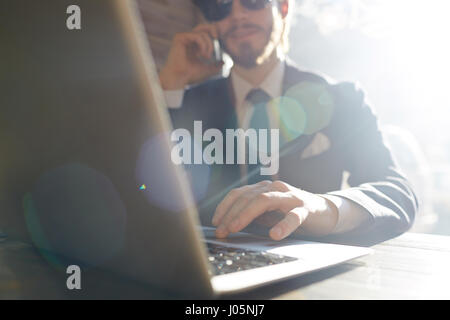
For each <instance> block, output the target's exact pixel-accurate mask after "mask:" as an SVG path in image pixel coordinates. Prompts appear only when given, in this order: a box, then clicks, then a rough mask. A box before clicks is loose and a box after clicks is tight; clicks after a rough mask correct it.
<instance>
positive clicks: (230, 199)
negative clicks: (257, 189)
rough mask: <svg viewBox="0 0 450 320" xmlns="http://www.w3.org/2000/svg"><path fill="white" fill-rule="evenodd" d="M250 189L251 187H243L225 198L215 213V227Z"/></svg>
mask: <svg viewBox="0 0 450 320" xmlns="http://www.w3.org/2000/svg"><path fill="white" fill-rule="evenodd" d="M248 187H249V186H243V187H240V188H236V189H233V190H231V191H230V192H228V194H227V195H226V196H225V198H223V200H222V201H221V202H220V203H219V204H218V205H217V208H216V211H215V212H214V216H213V218H212V224H213V226H217V225H219V223H220V221H221V220H222V218H223V216H224V215H225V213H227V211H228V210H229V209H230V207H231V206H232V204H233V203H234V202H235V201H236V199H237V198H239V197H240V196H241V195H242V194H243V193H244V192H245V191H246V190H247V189H248Z"/></svg>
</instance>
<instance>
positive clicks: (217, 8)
mask: <svg viewBox="0 0 450 320" xmlns="http://www.w3.org/2000/svg"><path fill="white" fill-rule="evenodd" d="M194 3H195V4H196V5H197V6H198V7H199V8H200V10H201V11H202V13H203V15H204V16H205V18H206V20H208V21H219V20H222V19H224V18H225V17H226V16H228V15H229V14H230V12H231V7H232V5H233V0H194Z"/></svg>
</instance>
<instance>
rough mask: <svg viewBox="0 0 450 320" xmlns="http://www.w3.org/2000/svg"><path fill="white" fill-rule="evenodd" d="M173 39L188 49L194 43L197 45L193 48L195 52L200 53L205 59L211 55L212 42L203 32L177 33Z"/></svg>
mask: <svg viewBox="0 0 450 320" xmlns="http://www.w3.org/2000/svg"><path fill="white" fill-rule="evenodd" d="M174 40H175V42H176V43H180V44H181V45H182V46H184V47H185V48H186V50H188V48H189V47H190V46H192V45H195V46H196V47H197V48H196V50H194V51H195V54H197V55H200V56H201V57H203V58H205V59H208V58H209V57H211V55H212V42H211V39H209V37H208V35H206V34H205V33H196V32H186V33H178V34H177V35H176V36H175V39H174Z"/></svg>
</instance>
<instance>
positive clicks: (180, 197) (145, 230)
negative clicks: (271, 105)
mask: <svg viewBox="0 0 450 320" xmlns="http://www.w3.org/2000/svg"><path fill="white" fill-rule="evenodd" d="M70 5H77V6H78V7H79V8H80V10H81V30H77V29H74V30H70V29H68V28H67V23H66V22H67V21H66V20H67V18H68V17H69V16H70V14H68V13H67V8H68V7H69V6H70ZM0 21H2V29H3V30H2V31H3V34H4V35H6V39H5V42H4V43H2V50H1V53H0V58H1V61H2V62H6V64H5V65H7V66H8V67H6V68H5V69H4V70H3V71H2V73H3V76H4V78H3V80H5V81H2V87H3V89H5V90H4V92H5V93H4V94H2V96H3V97H2V98H3V103H2V105H1V112H2V114H1V115H2V119H3V120H6V121H4V123H7V125H3V124H2V127H1V129H0V130H2V137H6V138H4V139H3V140H2V141H1V143H2V144H4V145H2V146H1V147H2V150H8V152H7V153H5V154H4V155H3V160H4V161H3V162H1V163H0V165H1V166H6V165H7V164H8V165H10V164H13V166H14V168H15V169H14V170H6V169H5V168H4V167H2V168H0V169H1V170H0V173H2V180H1V181H0V184H1V185H0V188H1V189H2V190H6V191H5V193H4V194H5V195H6V196H5V197H4V199H1V205H2V208H1V209H4V208H5V207H6V208H8V210H9V211H8V210H4V211H5V212H6V211H7V212H12V213H13V214H14V215H13V214H11V216H9V217H8V219H7V220H5V221H7V222H6V224H5V222H4V221H2V222H1V223H2V224H3V225H4V227H5V228H6V229H7V231H8V230H9V231H10V232H11V233H14V232H16V231H17V232H18V234H20V231H21V227H20V226H21V224H20V222H21V220H20V219H15V217H21V216H23V212H22V211H21V210H22V209H23V210H25V220H26V221H25V222H26V223H24V225H26V228H25V227H24V228H23V230H22V231H23V232H22V234H23V235H29V237H30V239H31V240H30V241H33V243H34V245H36V246H37V247H38V248H39V249H40V250H42V252H46V253H47V254H48V253H57V254H59V255H60V256H63V257H65V258H67V259H68V260H67V261H71V263H80V264H82V265H83V266H95V267H99V268H105V269H108V270H112V271H114V272H117V273H119V274H122V275H125V276H127V277H129V278H133V279H136V280H138V281H141V282H145V283H148V284H150V285H152V286H157V287H160V288H162V289H165V290H169V291H171V292H176V293H178V294H182V295H184V296H187V297H190V298H194V297H215V296H218V295H222V294H227V293H235V292H239V291H244V290H249V289H251V288H255V287H258V286H262V285H267V284H269V283H272V282H275V281H280V280H282V279H287V278H291V277H295V276H299V275H302V274H305V273H308V272H311V271H315V270H319V269H322V268H326V267H330V266H332V265H336V264H339V263H342V262H344V261H348V260H350V259H354V258H357V257H360V256H363V255H366V254H368V253H370V252H371V250H370V249H368V248H360V247H354V246H344V245H335V244H325V243H316V242H308V241H299V240H295V239H286V240H283V241H279V242H275V241H272V240H270V239H269V238H268V237H263V236H257V235H251V234H248V233H237V234H232V235H230V236H229V237H228V238H227V239H222V240H219V239H216V238H215V237H214V229H212V228H207V227H200V224H199V217H198V210H197V207H196V205H195V203H196V202H195V199H194V197H193V192H192V190H190V185H189V183H188V181H187V178H186V175H185V173H184V172H183V170H182V169H181V168H180V167H179V166H175V165H173V164H172V162H171V159H170V152H171V148H172V145H171V142H170V139H169V133H170V132H171V130H172V129H171V124H170V120H169V116H168V113H167V110H166V106H165V102H164V98H163V95H162V91H161V88H160V85H159V82H158V77H157V72H156V68H155V65H154V62H153V59H152V55H151V51H150V48H149V44H148V41H147V39H146V37H145V33H144V30H143V26H142V23H141V21H140V16H139V13H138V11H137V9H136V7H135V3H134V1H132V0H98V1H92V0H70V1H67V0H40V1H24V0H14V1H5V2H2V4H1V5H0ZM8 139H9V140H8ZM5 141H7V143H6V144H5ZM4 169H5V170H4ZM5 199H6V200H5ZM8 199H9V200H8ZM8 201H10V202H9V203H8ZM14 201H18V204H17V203H14ZM14 208H15V209H14ZM14 210H15V211H14ZM2 219H3V218H2ZM16 220H17V221H16Z"/></svg>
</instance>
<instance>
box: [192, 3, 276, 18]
mask: <svg viewBox="0 0 450 320" xmlns="http://www.w3.org/2000/svg"><path fill="white" fill-rule="evenodd" d="M240 1H241V4H242V5H243V6H244V7H245V8H247V9H249V10H260V9H263V8H265V7H266V6H267V5H268V4H269V3H271V2H272V0H240ZM194 3H195V5H197V6H198V7H199V8H200V10H201V11H202V13H203V15H204V16H205V18H206V20H209V21H219V20H222V19H224V18H226V17H227V16H228V15H229V14H230V12H231V7H232V6H233V0H194Z"/></svg>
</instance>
